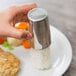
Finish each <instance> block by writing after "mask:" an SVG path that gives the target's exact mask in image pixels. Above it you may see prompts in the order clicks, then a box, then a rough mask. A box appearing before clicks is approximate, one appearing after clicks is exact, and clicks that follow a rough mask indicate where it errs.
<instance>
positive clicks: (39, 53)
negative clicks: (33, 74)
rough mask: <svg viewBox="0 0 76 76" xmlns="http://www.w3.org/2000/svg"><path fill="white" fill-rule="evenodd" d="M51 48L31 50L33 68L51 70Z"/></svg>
mask: <svg viewBox="0 0 76 76" xmlns="http://www.w3.org/2000/svg"><path fill="white" fill-rule="evenodd" d="M50 50H51V48H50V47H48V48H46V49H43V50H35V49H32V50H31V62H32V66H33V67H34V68H36V69H39V70H46V69H49V68H50V66H51V57H50Z"/></svg>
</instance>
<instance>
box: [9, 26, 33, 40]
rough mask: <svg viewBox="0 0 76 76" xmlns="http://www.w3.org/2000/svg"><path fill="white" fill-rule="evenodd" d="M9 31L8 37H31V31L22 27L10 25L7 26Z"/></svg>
mask: <svg viewBox="0 0 76 76" xmlns="http://www.w3.org/2000/svg"><path fill="white" fill-rule="evenodd" d="M9 27H10V28H9V30H8V31H9V32H8V36H9V37H14V38H17V39H30V38H31V37H32V35H31V33H30V32H29V31H25V30H22V29H16V28H14V27H12V26H9Z"/></svg>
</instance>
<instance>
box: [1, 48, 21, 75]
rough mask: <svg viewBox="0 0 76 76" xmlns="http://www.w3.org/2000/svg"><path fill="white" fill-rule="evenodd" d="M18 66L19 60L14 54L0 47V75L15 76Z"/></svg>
mask: <svg viewBox="0 0 76 76" xmlns="http://www.w3.org/2000/svg"><path fill="white" fill-rule="evenodd" d="M19 66H20V61H19V59H18V58H17V57H16V56H15V55H13V54H12V53H10V52H4V51H3V50H2V49H1V48H0V76H16V75H17V72H18V71H19Z"/></svg>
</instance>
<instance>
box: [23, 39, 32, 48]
mask: <svg viewBox="0 0 76 76" xmlns="http://www.w3.org/2000/svg"><path fill="white" fill-rule="evenodd" d="M22 44H23V46H24V48H27V49H29V48H31V47H30V40H23V43H22Z"/></svg>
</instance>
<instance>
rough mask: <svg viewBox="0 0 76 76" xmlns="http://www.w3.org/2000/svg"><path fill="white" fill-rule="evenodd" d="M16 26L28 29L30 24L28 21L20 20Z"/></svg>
mask: <svg viewBox="0 0 76 76" xmlns="http://www.w3.org/2000/svg"><path fill="white" fill-rule="evenodd" d="M15 28H17V29H23V30H26V31H28V28H29V24H28V22H19V23H16V24H15Z"/></svg>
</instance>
